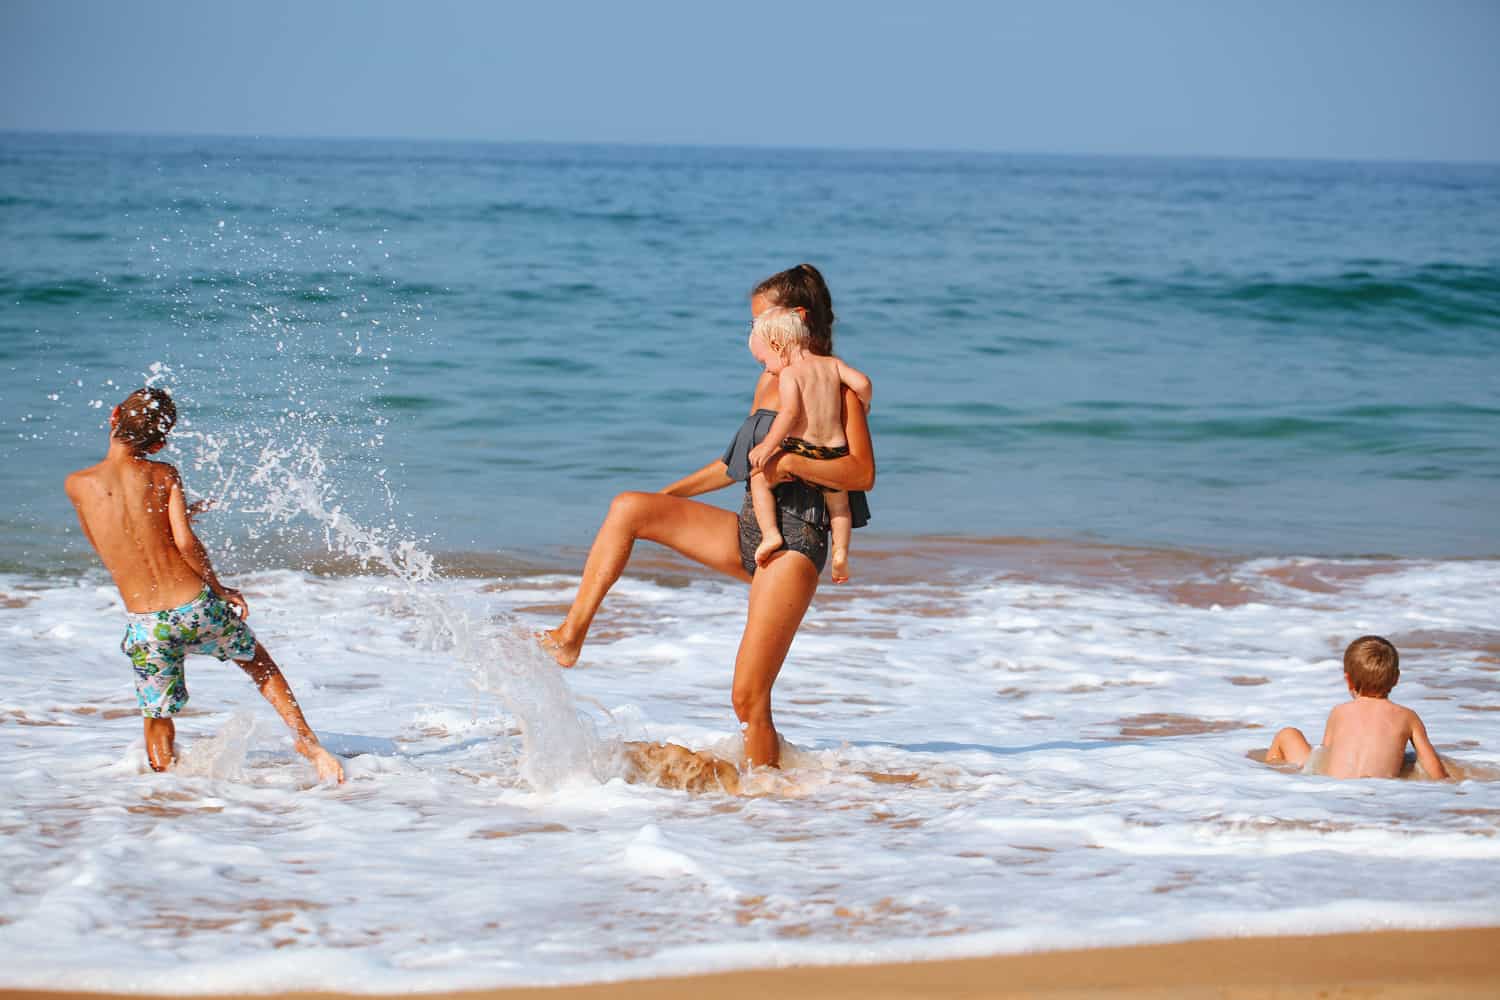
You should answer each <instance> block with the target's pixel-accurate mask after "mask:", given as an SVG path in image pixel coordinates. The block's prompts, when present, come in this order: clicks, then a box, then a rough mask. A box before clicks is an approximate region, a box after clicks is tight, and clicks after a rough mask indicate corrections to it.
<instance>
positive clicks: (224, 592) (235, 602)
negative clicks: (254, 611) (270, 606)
mask: <svg viewBox="0 0 1500 1000" xmlns="http://www.w3.org/2000/svg"><path fill="white" fill-rule="evenodd" d="M219 598H220V599H221V600H223V601H224V603H225V604H228V605H229V606H230V607H231V608H234V613H235V614H237V615H239V616H240V617H241V618H249V617H250V605H249V603H248V602H247V601H246V600H245V595H244V594H241V593H240V592H239V591H238V590H235V589H234V588H233V587H220V588H219Z"/></svg>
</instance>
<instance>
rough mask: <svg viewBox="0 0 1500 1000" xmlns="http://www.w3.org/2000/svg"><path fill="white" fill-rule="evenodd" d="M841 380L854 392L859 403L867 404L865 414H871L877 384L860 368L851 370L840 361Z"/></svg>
mask: <svg viewBox="0 0 1500 1000" xmlns="http://www.w3.org/2000/svg"><path fill="white" fill-rule="evenodd" d="M839 380H840V381H842V382H843V383H844V385H846V386H847V387H849V388H850V389H853V390H854V394H855V395H856V396H858V397H859V401H860V402H861V403H863V404H865V412H866V413H869V412H870V399H871V397H872V395H873V393H874V391H875V384H874V383H873V382H871V381H870V376H868V375H866V374H865V373H864V372H862V371H860V370H859V369H858V368H851V367H850V366H849V365H846V364H844V361H843V359H842V358H841V359H839Z"/></svg>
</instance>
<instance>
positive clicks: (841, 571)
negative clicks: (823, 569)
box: [833, 549, 849, 583]
mask: <svg viewBox="0 0 1500 1000" xmlns="http://www.w3.org/2000/svg"><path fill="white" fill-rule="evenodd" d="M833 582H834V583H848V582H849V550H848V549H834V550H833Z"/></svg>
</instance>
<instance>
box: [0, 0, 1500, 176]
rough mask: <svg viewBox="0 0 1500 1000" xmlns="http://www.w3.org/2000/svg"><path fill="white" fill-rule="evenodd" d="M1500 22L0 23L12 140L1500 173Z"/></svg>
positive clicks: (664, 15)
mask: <svg viewBox="0 0 1500 1000" xmlns="http://www.w3.org/2000/svg"><path fill="white" fill-rule="evenodd" d="M1497 51H1500V0H1318V2H1309V0H1300V2H1298V0H1257V2H1250V0H1242V2H1232V0H1197V2H1192V0H1182V2H1169V0H1137V2H1129V3H1127V2H1109V0H1046V2H1033V0H1028V2H1012V3H1005V2H988V3H987V2H960V0H925V2H922V3H917V2H915V0H905V2H901V3H894V2H886V0H867V2H840V0H826V2H820V0H803V2H801V3H788V2H783V0H765V2H759V3H754V4H743V3H736V4H729V3H715V2H712V0H697V2H667V0H631V2H608V0H595V2H583V0H547V2H545V3H535V2H531V3H511V2H504V0H500V2H493V3H485V2H460V0H422V2H406V3H395V2H383V0H367V2H354V0H324V2H306V3H303V2H287V0H257V2H253V3H252V2H237V3H231V2H225V0H196V2H182V0H139V2H129V3H124V2H95V0H0V129H4V130H28V131H30V130H37V131H57V132H73V131H84V132H130V133H166V134H213V135H259V136H329V137H391V138H413V139H478V140H495V141H554V142H608V143H642V144H689V145H750V146H812V147H833V148H864V149H943V150H953V149H956V150H976V151H989V150H993V151H1006V152H1048V153H1085V154H1127V155H1208V156H1251V157H1299V158H1300V157H1313V158H1330V159H1375V160H1389V159H1396V160H1453V161H1468V160H1482V161H1490V162H1495V161H1500V57H1497V55H1496V53H1497Z"/></svg>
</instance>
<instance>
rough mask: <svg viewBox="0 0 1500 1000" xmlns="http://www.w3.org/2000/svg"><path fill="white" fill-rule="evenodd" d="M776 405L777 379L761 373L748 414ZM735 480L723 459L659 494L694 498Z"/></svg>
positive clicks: (728, 484)
mask: <svg viewBox="0 0 1500 1000" xmlns="http://www.w3.org/2000/svg"><path fill="white" fill-rule="evenodd" d="M776 403H777V379H776V376H775V375H772V374H771V373H770V372H761V373H760V377H759V378H757V379H756V380H755V398H754V400H753V401H752V402H751V404H750V412H752V413H754V412H755V411H756V410H762V409H764V410H774V409H776ZM736 481H737V480H734V479H730V478H729V472H728V467H727V466H725V465H724V460H723V459H716V460H714V461H712V462H709V463H708V464H707V465H705V466H704V467H703V468H701V469H699V470H698V471H696V472H689V473H688V474H687V475H685V476H683V477H682V478H681V479H679V480H677V482H675V483H673V484H671V485H670V486H666V487H663V488H662V490H661V491H660V492H662V493H665V494H667V495H668V496H673V497H695V496H699V495H701V494H704V493H712V492H713V491H714V490H722V489H723V488H724V487H726V486H730V485H732V484H733V483H735V482H736Z"/></svg>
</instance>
